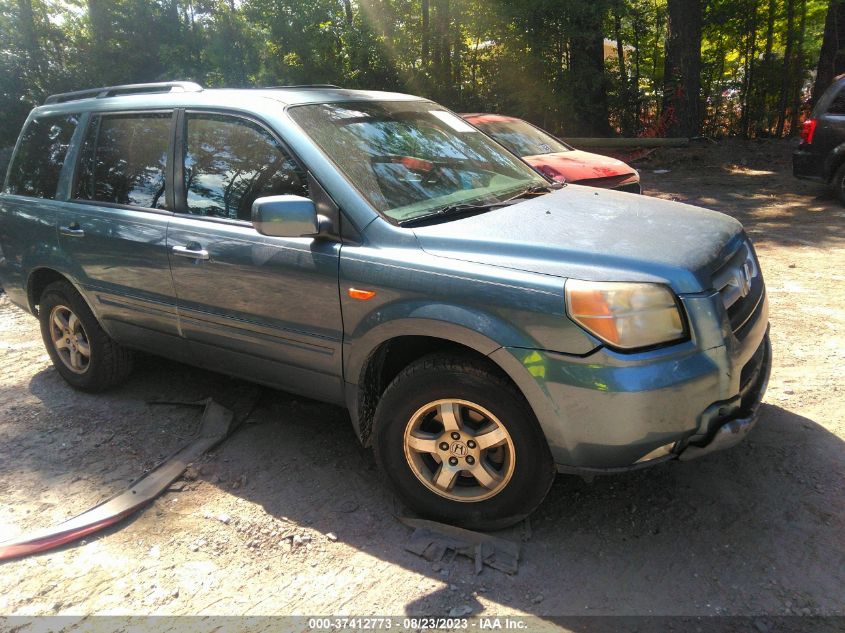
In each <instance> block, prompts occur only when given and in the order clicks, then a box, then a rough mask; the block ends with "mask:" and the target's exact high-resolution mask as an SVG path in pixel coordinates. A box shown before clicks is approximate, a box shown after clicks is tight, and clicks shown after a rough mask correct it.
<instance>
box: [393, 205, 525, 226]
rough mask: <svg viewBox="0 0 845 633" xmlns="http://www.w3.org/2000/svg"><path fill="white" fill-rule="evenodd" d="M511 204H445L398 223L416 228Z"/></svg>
mask: <svg viewBox="0 0 845 633" xmlns="http://www.w3.org/2000/svg"><path fill="white" fill-rule="evenodd" d="M509 204H511V201H509V200H508V201H502V202H491V203H490V204H467V203H461V204H447V205H446V206H445V207H441V208H439V209H437V210H436V211H432V212H431V213H426V214H424V215H420V216H417V217H415V218H409V219H407V220H401V221H400V222H399V226H418V225H421V224H428V223H430V222H436V221H438V220H440V219H441V218H445V217H451V216H456V215H474V214H476V213H485V212H487V211H490V210H492V209H497V208H499V207H504V206H507V205H509Z"/></svg>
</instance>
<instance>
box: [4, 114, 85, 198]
mask: <svg viewBox="0 0 845 633" xmlns="http://www.w3.org/2000/svg"><path fill="white" fill-rule="evenodd" d="M78 122H79V114H63V115H61V116H49V117H41V118H38V119H33V120H32V121H30V122H29V125H28V126H27V127H26V130H25V131H24V133H23V136H22V137H21V142H20V146H19V147H18V151H17V153H16V154H15V157H14V159H13V160H12V166H11V169H10V170H9V181H8V185H7V187H6V192H7V193H11V194H14V195H17V196H32V197H35V198H48V199H50V200H52V199H54V198H55V197H56V187H57V186H58V184H59V175H60V174H61V173H62V166H63V165H64V163H65V155H66V154H67V148H68V145H70V139H71V137H72V136H73V133H74V131H75V130H76V126H77V124H78Z"/></svg>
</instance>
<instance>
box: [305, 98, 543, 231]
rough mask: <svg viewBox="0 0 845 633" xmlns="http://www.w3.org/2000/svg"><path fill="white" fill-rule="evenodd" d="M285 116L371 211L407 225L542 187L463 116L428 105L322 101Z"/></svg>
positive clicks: (537, 178) (526, 168) (531, 173)
mask: <svg viewBox="0 0 845 633" xmlns="http://www.w3.org/2000/svg"><path fill="white" fill-rule="evenodd" d="M289 112H290V115H291V117H292V118H293V119H294V120H295V121H296V122H297V123H298V124H299V126H300V127H301V128H302V129H303V130H304V131H305V132H306V133H307V134H308V135H309V136H310V137H311V139H312V140H313V141H314V142H315V143H316V144H317V145H318V146H319V147H320V148H321V149H322V150H323V152H325V153H326V155H327V156H329V157H330V158H331V159H332V160H333V161H334V162H335V164H336V165H337V166H338V167H339V168H340V170H341V171H342V172H343V173H344V174H345V175H346V177H347V178H348V179H349V180H350V181H352V184H354V185H355V186H356V187H357V188H358V190H359V191H360V192H361V193H362V194H363V195H364V197H365V198H366V199H367V201H369V203H370V204H371V205H373V207H375V208H376V209H377V210H378V211H380V212H381V213H383V214H385V215H386V216H388V217H390V218H392V219H393V220H396V221H400V222H401V221H406V220H409V219H412V218H415V217H419V216H423V215H427V214H430V213H432V212H433V211H435V210H437V209H441V208H443V207H446V206H449V205H455V204H465V203H472V204H488V203H495V202H498V201H500V200H504V199H506V198H508V197H510V196H513V195H514V194H515V193H517V192H519V191H521V190H524V189H525V188H527V187H532V186H538V185H540V186H542V185H548V182H546V181H545V180H543V179H542V178H541V177H540V176H538V175H537V173H536V172H534V170H532V169H531V168H530V167H529V166H528V165H526V164H525V163H523V162H522V161H520V160H519V159H518V158H515V157H514V156H512V155H510V154H509V153H507V152H505V151H503V150H502V149H501V148H500V147H499V146H497V145H496V144H495V143H493V142H492V141H491V140H490V139H489V138H487V137H486V136H484V134H481V133H480V132H478V130H476V129H475V128H473V127H472V126H470V125H468V124H467V123H466V122H465V121H464V120H463V119H461V118H460V117H458V116H455V115H454V114H452V113H450V112H447V111H446V110H443V109H442V108H441V107H440V106H438V105H436V104H434V103H431V102H429V101H391V102H357V101H356V102H354V103H322V104H314V105H303V106H297V107H294V108H291V109H290V111H289Z"/></svg>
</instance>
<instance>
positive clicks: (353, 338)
mask: <svg viewBox="0 0 845 633" xmlns="http://www.w3.org/2000/svg"><path fill="white" fill-rule="evenodd" d="M400 336H428V337H431V338H438V339H442V340H446V341H450V342H453V343H458V344H460V345H464V346H466V347H469V348H471V349H473V350H475V351H477V352H478V353H480V354H483V355H484V356H489V355H490V354H492V353H493V352H494V351H496V350H497V349H499V348H500V347H502V341H525V336H524V335H523V334H521V333H520V332H519V331H518V330H517V329H516V328H514V327H513V326H512V325H510V324H508V323H506V322H504V321H502V320H500V319H496V318H494V317H493V316H492V315H489V314H485V313H483V312H477V311H473V310H470V309H468V308H465V307H461V306H455V305H448V304H442V303H431V302H423V301H408V302H402V303H394V304H391V305H389V306H385V307H384V309H381V310H378V311H374V312H372V313H371V314H370V315H368V317H367V318H365V319H363V320H362V321H361V322H359V324H358V327H357V328H356V330H355V331H354V332H352V333H350V334H349V335H348V336H346V337H345V339H344V355H343V358H344V371H343V375H344V377H345V380H346V381H347V382H349V383H352V384H357V383H358V380H359V377H360V376H361V372H362V370H363V369H364V366H365V364H366V362H367V360H368V359H369V358H370V356H371V355H372V353H373V351H375V350H376V349H378V347H379V346H380V345H381V344H383V343H385V342H386V341H389V340H391V339H394V338H397V337H400Z"/></svg>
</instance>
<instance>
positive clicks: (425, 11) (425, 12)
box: [420, 0, 431, 68]
mask: <svg viewBox="0 0 845 633" xmlns="http://www.w3.org/2000/svg"><path fill="white" fill-rule="evenodd" d="M430 15H431V10H430V5H429V0H422V26H421V29H420V40H421V41H420V47H421V49H422V50H421V57H422V66H423V68H426V67H427V66H428V57H429V55H430V52H429V20H430Z"/></svg>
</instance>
